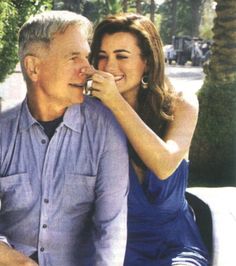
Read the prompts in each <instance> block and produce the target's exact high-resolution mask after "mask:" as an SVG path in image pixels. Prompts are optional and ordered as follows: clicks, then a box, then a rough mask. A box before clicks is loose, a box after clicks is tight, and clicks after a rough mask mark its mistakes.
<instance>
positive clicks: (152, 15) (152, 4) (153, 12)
mask: <svg viewBox="0 0 236 266" xmlns="http://www.w3.org/2000/svg"><path fill="white" fill-rule="evenodd" d="M155 11H156V4H155V0H151V4H150V19H151V21H152V22H154V21H155Z"/></svg>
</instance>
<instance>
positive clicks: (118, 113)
mask: <svg viewBox="0 0 236 266" xmlns="http://www.w3.org/2000/svg"><path fill="white" fill-rule="evenodd" d="M90 59H91V62H92V64H93V65H94V67H95V68H96V69H97V70H91V69H90V70H89V69H87V70H84V73H86V74H87V75H91V76H92V88H91V91H92V94H93V95H94V96H95V97H97V98H99V99H100V100H101V101H102V102H103V103H104V104H105V105H106V106H107V107H108V108H110V110H111V111H112V112H113V114H114V115H115V117H116V118H117V120H118V121H119V123H120V124H121V126H122V128H123V130H124V132H125V133H126V135H127V138H128V145H129V155H130V193H129V201H128V240H127V241H128V243H127V251H126V258H125V262H124V265H126V266H152V265H155V266H169V265H175V266H176V265H179V266H180V265H201V266H202V265H208V262H207V256H208V255H207V251H206V249H205V246H204V244H203V242H202V240H201V237H200V234H199V231H198V228H197V226H196V224H195V221H194V218H193V213H192V211H191V209H190V207H189V206H188V204H187V201H186V199H185V196H184V195H185V189H186V187H187V178H188V162H187V155H188V151H189V147H190V143H191V139H192V136H193V133H194V129H195V126H196V122H197V116H198V101H197V98H196V96H194V95H192V94H189V95H186V94H183V93H176V92H175V91H174V90H173V88H172V87H171V85H170V83H169V82H168V80H167V78H166V77H165V73H164V56H163V49H162V42H161V39H160V36H159V33H158V31H157V30H156V28H155V26H154V25H153V23H152V22H151V21H150V20H149V19H147V18H146V17H144V16H141V15H136V14H123V15H117V16H110V17H108V18H106V19H105V20H103V21H102V22H101V23H100V24H99V25H98V26H97V27H96V29H95V33H94V38H93V41H92V45H91V58H90Z"/></svg>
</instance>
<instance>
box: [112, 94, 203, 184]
mask: <svg viewBox="0 0 236 266" xmlns="http://www.w3.org/2000/svg"><path fill="white" fill-rule="evenodd" d="M111 107H112V106H111ZM111 110H112V112H113V113H114V115H115V116H116V118H117V120H118V121H119V123H120V124H121V126H122V128H123V130H124V131H125V133H126V135H127V137H128V139H129V141H130V143H131V144H132V146H133V147H134V149H135V151H136V152H137V153H138V155H139V156H140V158H141V159H142V160H143V161H144V163H145V164H146V166H147V167H148V168H149V169H151V170H152V171H153V172H154V173H155V174H156V175H157V176H158V177H159V178H160V179H166V178H167V177H169V176H170V175H171V174H172V173H173V172H174V171H175V170H176V168H177V167H178V165H179V163H180V162H181V161H182V160H183V158H186V157H187V154H188V151H189V147H190V144H191V140H192V136H193V133H194V129H195V126H196V123H197V116H198V101H197V98H196V96H194V95H192V96H191V97H189V96H188V97H186V96H183V99H182V100H177V103H176V107H175V110H174V121H172V122H171V123H170V125H169V127H168V130H167V134H166V136H165V137H164V140H162V139H161V138H160V137H158V136H157V135H156V134H155V133H154V132H153V131H152V130H151V129H150V128H149V127H148V126H147V125H146V124H145V123H144V122H143V121H142V120H141V119H140V117H139V116H138V115H137V113H136V112H135V111H134V110H133V109H132V108H131V106H130V105H129V104H128V103H127V102H126V101H125V100H124V99H120V100H119V101H116V103H115V107H112V108H111Z"/></svg>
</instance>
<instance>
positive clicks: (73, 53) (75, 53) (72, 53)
mask: <svg viewBox="0 0 236 266" xmlns="http://www.w3.org/2000/svg"><path fill="white" fill-rule="evenodd" d="M75 55H80V52H70V53H67V54H66V55H65V57H70V56H75Z"/></svg>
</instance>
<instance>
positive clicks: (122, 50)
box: [99, 49, 131, 54]
mask: <svg viewBox="0 0 236 266" xmlns="http://www.w3.org/2000/svg"><path fill="white" fill-rule="evenodd" d="M99 52H100V53H106V52H105V51H104V50H100V51H99ZM121 52H125V53H129V54H131V52H130V51H128V50H125V49H117V50H115V51H114V53H121Z"/></svg>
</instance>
